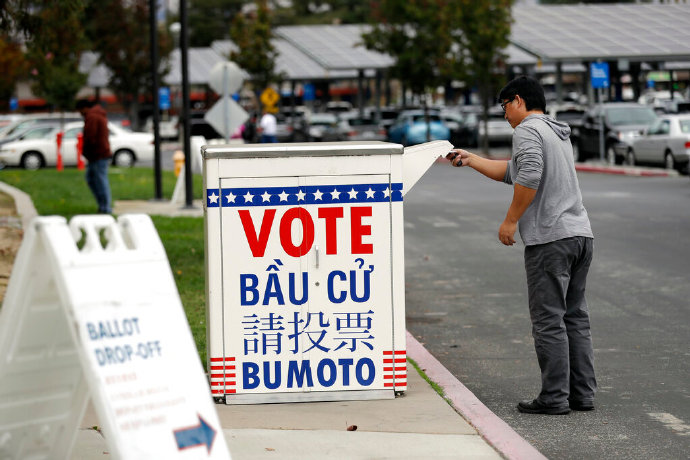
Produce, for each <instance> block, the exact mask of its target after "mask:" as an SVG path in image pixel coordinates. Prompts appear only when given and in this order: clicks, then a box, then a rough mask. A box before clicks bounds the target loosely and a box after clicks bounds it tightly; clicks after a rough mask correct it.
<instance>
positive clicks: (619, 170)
mask: <svg viewBox="0 0 690 460" xmlns="http://www.w3.org/2000/svg"><path fill="white" fill-rule="evenodd" d="M575 170H576V171H582V172H590V173H600V174H618V175H621V176H639V177H669V176H677V175H678V174H677V173H676V174H672V173H670V172H669V171H666V170H661V171H654V170H650V169H642V168H635V167H620V166H619V167H616V166H588V165H583V164H576V165H575Z"/></svg>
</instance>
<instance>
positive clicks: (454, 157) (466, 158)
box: [446, 149, 472, 167]
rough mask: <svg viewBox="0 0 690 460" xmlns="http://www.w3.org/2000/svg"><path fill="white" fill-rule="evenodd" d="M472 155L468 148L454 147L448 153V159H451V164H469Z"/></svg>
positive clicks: (459, 165)
mask: <svg viewBox="0 0 690 460" xmlns="http://www.w3.org/2000/svg"><path fill="white" fill-rule="evenodd" d="M470 155H472V154H471V153H470V152H468V151H467V150H462V149H453V150H451V151H450V152H448V154H447V155H446V159H448V160H450V165H451V166H457V167H461V166H469V165H470Z"/></svg>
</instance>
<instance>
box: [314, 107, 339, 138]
mask: <svg viewBox="0 0 690 460" xmlns="http://www.w3.org/2000/svg"><path fill="white" fill-rule="evenodd" d="M338 121H339V120H338V117H337V116H336V115H335V114H334V113H314V114H312V116H311V118H310V119H309V137H310V138H311V140H312V141H315V142H322V141H341V140H344V139H342V138H343V137H344V136H345V128H343V127H342V125H340V126H339V124H338Z"/></svg>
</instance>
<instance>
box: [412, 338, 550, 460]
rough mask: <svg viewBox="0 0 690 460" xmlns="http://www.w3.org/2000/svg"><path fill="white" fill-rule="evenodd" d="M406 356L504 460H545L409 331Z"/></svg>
mask: <svg viewBox="0 0 690 460" xmlns="http://www.w3.org/2000/svg"><path fill="white" fill-rule="evenodd" d="M407 356H408V357H410V358H412V359H413V360H415V361H416V362H417V364H418V365H419V367H420V369H422V370H423V371H424V373H425V374H426V375H427V376H428V377H429V378H430V379H431V380H432V381H433V382H434V383H436V384H438V385H439V386H440V387H441V388H442V389H443V392H444V394H445V398H446V400H448V401H449V402H450V404H451V406H452V407H453V408H454V409H455V410H456V411H457V412H458V413H459V414H460V415H462V416H463V417H464V418H465V419H466V420H467V421H468V422H469V423H470V424H471V425H472V426H473V427H474V428H475V429H476V430H477V431H478V432H479V434H480V435H481V437H482V438H484V440H485V441H486V442H487V443H489V445H490V446H491V447H493V448H494V449H496V451H498V452H499V453H500V454H501V455H502V456H503V457H505V458H507V459H510V460H542V459H543V460H546V457H545V456H544V455H543V454H542V453H541V452H539V451H538V450H537V449H536V448H535V447H534V446H532V445H531V444H530V443H528V442H527V441H526V440H525V439H524V438H522V436H520V435H519V434H517V433H516V432H515V430H513V429H512V428H511V427H510V425H508V424H507V423H506V422H504V421H503V420H502V419H500V418H499V417H498V416H497V415H496V414H494V413H493V412H491V411H490V410H489V408H487V407H486V406H485V405H484V404H482V402H481V401H480V400H479V399H477V397H476V396H475V395H474V394H473V393H472V392H471V391H470V390H468V389H467V387H466V386H465V385H463V384H462V383H461V382H460V381H459V380H458V379H456V378H455V376H454V375H453V374H451V373H450V371H448V369H446V368H445V367H443V364H441V363H440V362H439V361H438V360H437V359H436V358H434V356H432V354H431V353H429V352H428V351H427V349H426V348H424V346H423V345H422V344H421V343H419V342H418V341H417V339H416V338H415V337H414V336H413V335H412V334H410V333H409V331H408V332H407Z"/></svg>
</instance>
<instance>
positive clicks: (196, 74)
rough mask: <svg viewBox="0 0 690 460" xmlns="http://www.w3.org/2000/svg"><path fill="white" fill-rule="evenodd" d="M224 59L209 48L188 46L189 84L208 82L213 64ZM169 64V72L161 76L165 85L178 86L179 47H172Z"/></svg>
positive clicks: (180, 70)
mask: <svg viewBox="0 0 690 460" xmlns="http://www.w3.org/2000/svg"><path fill="white" fill-rule="evenodd" d="M225 60H226V59H225V58H224V57H222V56H221V55H219V54H218V53H216V52H215V51H214V50H213V49H211V48H189V51H188V58H187V62H188V64H189V65H188V67H189V84H190V85H204V84H206V83H208V76H209V75H210V74H211V69H213V66H214V65H216V64H217V63H219V62H221V61H225ZM168 63H169V64H170V72H168V74H167V75H166V76H165V77H163V82H164V83H165V84H166V85H172V86H179V85H181V84H182V62H181V58H180V49H179V48H177V49H174V50H173V51H172V52H171V53H170V56H169V58H168Z"/></svg>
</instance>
